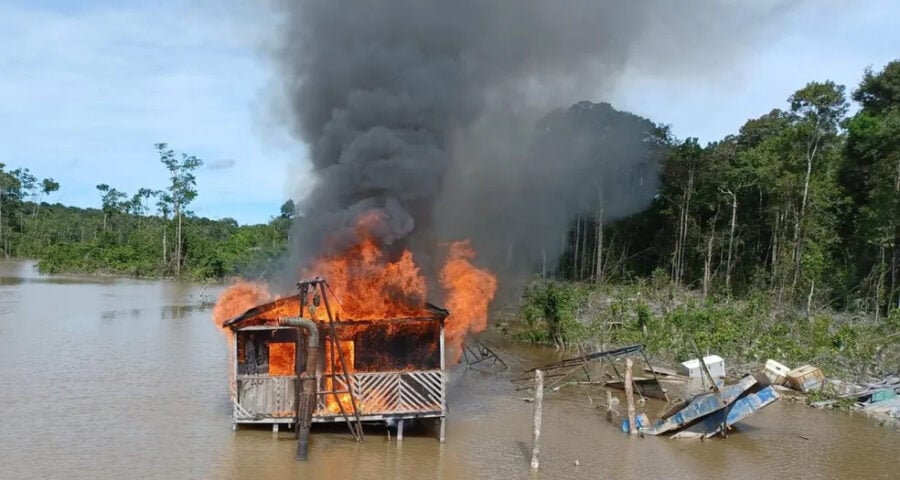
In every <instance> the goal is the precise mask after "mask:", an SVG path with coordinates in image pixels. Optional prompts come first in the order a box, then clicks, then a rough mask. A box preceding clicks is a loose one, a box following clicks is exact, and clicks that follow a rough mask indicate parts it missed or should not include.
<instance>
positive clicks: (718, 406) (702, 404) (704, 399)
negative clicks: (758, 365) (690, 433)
mask: <svg viewBox="0 0 900 480" xmlns="http://www.w3.org/2000/svg"><path fill="white" fill-rule="evenodd" d="M754 385H756V378H754V377H753V376H746V377H744V378H742V379H741V380H740V381H739V382H738V383H736V384H734V385H728V386H725V387H722V388H721V389H719V391H718V392H713V393H704V394H702V395H697V396H696V397H694V399H693V400H691V402H690V403H689V404H688V405H687V406H686V407H684V408H682V409H681V410H679V411H678V413H676V414H674V415H672V416H671V417H669V418H666V419H662V420H659V421H657V422H656V423H655V424H654V425H653V427H652V428H650V429H648V430H644V432H645V433H648V434H650V435H660V434H663V433H666V432H671V431H673V430H677V429H679V428H682V427H684V426H686V425H689V424H691V423H693V422H695V421H697V420H699V419H701V418H703V417H706V416H707V415H710V414H712V413H715V412H718V411H721V410H723V409H725V407H727V406H729V405H731V404H732V403H734V402H735V401H736V400H737V399H738V397H740V396H741V395H742V394H743V393H744V392H746V391H747V390H748V389H750V388H751V387H753V386H754Z"/></svg>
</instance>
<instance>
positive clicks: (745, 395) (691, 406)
mask: <svg viewBox="0 0 900 480" xmlns="http://www.w3.org/2000/svg"><path fill="white" fill-rule="evenodd" d="M778 398H779V397H778V394H777V393H776V392H775V390H774V389H773V388H772V387H771V386H770V385H769V384H768V382H766V381H761V380H760V378H757V377H756V376H754V375H748V376H746V377H744V378H742V379H741V380H740V381H738V383H736V384H734V385H726V386H724V387H722V388H719V389H718V390H717V391H713V392H709V393H703V394H700V395H697V396H695V397H694V398H693V399H691V400H690V401H689V402H687V403H686V404H685V405H684V406H683V407H681V408H678V409H676V410H675V411H674V412H669V413H668V415H664V416H663V418H661V419H659V420H658V421H657V422H656V423H654V424H653V425H651V426H650V427H649V428H642V429H640V431H641V432H642V433H645V434H648V435H664V434H669V433H673V434H674V435H672V437H673V438H709V437H712V436H714V435H717V434H722V435H725V433H726V432H727V430H728V429H729V428H730V427H731V426H732V425H734V424H735V423H737V422H739V421H741V420H743V419H744V418H747V417H748V416H750V415H752V414H753V413H755V412H757V411H759V410H761V409H762V408H764V407H766V406H768V405H770V404H772V403H773V402H775V401H776V400H778Z"/></svg>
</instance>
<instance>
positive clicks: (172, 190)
mask: <svg viewBox="0 0 900 480" xmlns="http://www.w3.org/2000/svg"><path fill="white" fill-rule="evenodd" d="M156 150H157V153H158V154H159V160H160V168H165V169H166V171H167V172H168V178H169V182H168V184H166V185H162V186H156V187H147V188H140V189H139V190H138V191H137V192H133V193H127V192H123V191H120V190H118V189H116V188H114V187H111V186H110V185H108V184H99V185H97V199H98V204H99V205H98V208H78V207H71V206H65V205H61V204H58V203H57V204H49V203H47V202H44V201H43V200H44V198H46V197H47V196H48V195H49V194H51V193H53V192H55V191H57V190H59V189H60V188H65V186H64V185H60V184H59V183H58V182H56V181H55V180H53V178H45V179H42V180H40V181H38V177H37V176H35V175H34V174H33V173H32V172H31V171H29V169H28V168H16V169H14V170H9V171H7V166H6V165H4V164H2V163H0V250H2V252H3V255H4V256H5V257H7V258H9V257H12V258H33V259H38V268H39V270H40V271H41V272H43V273H87V274H115V275H129V276H135V277H184V278H192V279H204V280H205V279H221V278H224V277H227V276H230V275H237V274H244V275H250V276H262V275H265V274H266V273H267V272H268V271H270V269H272V268H274V266H275V263H276V261H277V259H278V258H280V256H281V255H282V253H283V252H284V251H285V250H286V247H287V238H288V230H289V228H290V223H291V217H292V216H293V214H294V203H293V201H291V200H288V201H287V202H285V203H284V205H283V206H282V207H281V211H280V212H278V213H277V215H274V216H273V218H272V219H271V220H270V221H269V222H268V223H266V224H260V225H238V223H237V221H235V220H234V219H230V218H225V219H221V220H210V219H208V218H202V217H197V216H196V215H194V214H193V212H191V210H190V205H191V203H192V202H193V200H194V199H195V198H196V197H197V195H198V192H197V188H196V178H195V175H194V172H195V171H196V170H197V169H198V168H200V167H201V166H202V165H203V161H202V160H200V159H199V158H197V157H195V156H192V155H187V154H176V152H175V151H174V150H173V149H171V148H169V146H168V145H167V144H165V143H159V144H156Z"/></svg>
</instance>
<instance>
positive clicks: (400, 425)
mask: <svg viewBox="0 0 900 480" xmlns="http://www.w3.org/2000/svg"><path fill="white" fill-rule="evenodd" d="M397 441H398V442H402V441H403V419H402V418H401V419H400V420H399V421H397Z"/></svg>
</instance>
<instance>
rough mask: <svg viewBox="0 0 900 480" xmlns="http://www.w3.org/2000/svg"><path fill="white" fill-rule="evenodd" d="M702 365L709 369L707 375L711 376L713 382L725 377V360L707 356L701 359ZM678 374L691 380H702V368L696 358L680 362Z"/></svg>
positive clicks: (715, 356) (716, 356)
mask: <svg viewBox="0 0 900 480" xmlns="http://www.w3.org/2000/svg"><path fill="white" fill-rule="evenodd" d="M703 363H705V364H706V368H707V369H709V374H710V375H712V377H713V379H714V380H719V379H721V378H724V377H725V360H722V357H720V356H718V355H707V356H705V357H703ZM678 373H679V374H681V375H684V376H686V377H691V378H701V379H702V378H704V374H703V368H702V367H701V366H700V360H699V359H697V358H694V359H692V360H688V361H686V362H682V363H681V365H679V366H678Z"/></svg>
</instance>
